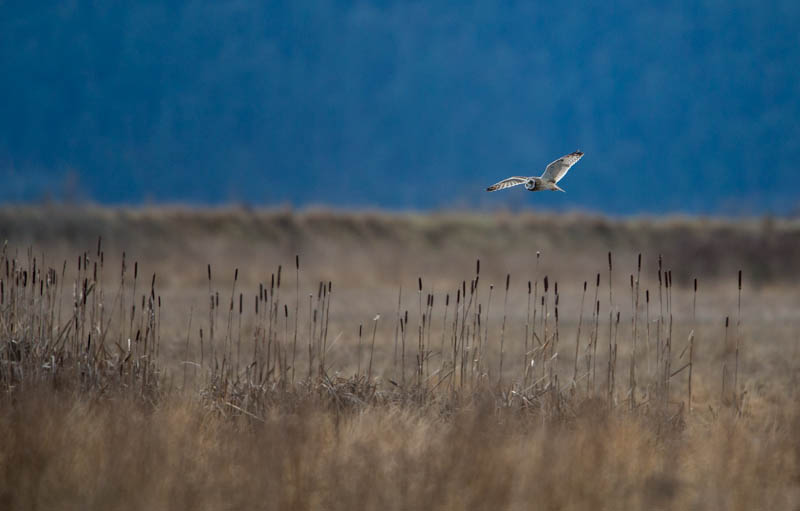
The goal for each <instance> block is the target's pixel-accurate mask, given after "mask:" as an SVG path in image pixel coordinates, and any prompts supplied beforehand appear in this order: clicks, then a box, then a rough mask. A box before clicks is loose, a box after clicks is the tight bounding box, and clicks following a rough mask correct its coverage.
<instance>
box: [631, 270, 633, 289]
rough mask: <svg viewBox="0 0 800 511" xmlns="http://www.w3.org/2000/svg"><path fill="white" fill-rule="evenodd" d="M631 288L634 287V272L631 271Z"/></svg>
mask: <svg viewBox="0 0 800 511" xmlns="http://www.w3.org/2000/svg"><path fill="white" fill-rule="evenodd" d="M631 289H633V273H631Z"/></svg>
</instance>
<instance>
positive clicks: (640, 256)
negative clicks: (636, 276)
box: [636, 252, 642, 271]
mask: <svg viewBox="0 0 800 511" xmlns="http://www.w3.org/2000/svg"><path fill="white" fill-rule="evenodd" d="M636 271H642V253H641V252H639V262H638V263H637V264H636Z"/></svg>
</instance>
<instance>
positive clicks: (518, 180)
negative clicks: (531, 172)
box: [486, 176, 530, 192]
mask: <svg viewBox="0 0 800 511" xmlns="http://www.w3.org/2000/svg"><path fill="white" fill-rule="evenodd" d="M529 179H530V178H529V177H521V176H515V177H510V178H508V179H503V180H502V181H500V182H499V183H495V184H493V185H492V186H490V187H489V188H487V189H486V191H487V192H495V191H497V190H502V189H504V188H511V187H512V186H517V185H521V184H525V183H526V182H528V180H529Z"/></svg>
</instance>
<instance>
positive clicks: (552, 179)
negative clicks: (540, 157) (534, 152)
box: [486, 151, 583, 192]
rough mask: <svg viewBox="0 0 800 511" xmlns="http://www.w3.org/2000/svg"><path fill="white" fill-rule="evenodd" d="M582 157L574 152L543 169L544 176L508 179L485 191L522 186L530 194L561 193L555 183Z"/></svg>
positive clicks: (579, 153) (579, 152)
mask: <svg viewBox="0 0 800 511" xmlns="http://www.w3.org/2000/svg"><path fill="white" fill-rule="evenodd" d="M582 156H583V153H582V152H581V151H575V152H574V153H570V154H568V155H566V156H562V157H561V158H559V159H557V160H556V161H554V162H553V163H551V164H550V165H548V166H547V168H546V169H544V174H542V175H541V177H520V176H517V177H510V178H508V179H503V180H502V181H500V182H499V183H496V184H493V185H492V186H490V187H489V188H487V189H486V191H487V192H494V191H497V190H502V189H504V188H511V187H512V186H517V185H522V184H524V185H525V188H526V189H527V190H528V191H530V192H539V191H542V190H553V191H555V190H558V191H559V192H563V191H564V190H562V189H561V188H559V187H558V185H557V184H556V183H558V182H559V181H561V179H562V178H563V177H564V176H566V175H567V171H569V169H570V167H572V166H573V165H575V164H576V163H578V160H580V159H581V157H582Z"/></svg>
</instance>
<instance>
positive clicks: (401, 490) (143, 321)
mask: <svg viewBox="0 0 800 511" xmlns="http://www.w3.org/2000/svg"><path fill="white" fill-rule="evenodd" d="M2 242H5V244H4V245H3V247H2V254H0V384H2V397H0V400H2V404H0V407H1V408H0V410H1V411H0V438H2V440H0V508H2V509H326V510H336V509H348V510H352V509H798V508H799V507H800V435H798V431H800V403H799V402H798V398H799V397H800V394H798V390H797V389H798V384H799V383H800V349H799V346H798V343H800V315H798V314H797V309H798V305H800V264H798V261H800V222H798V221H794V220H783V219H773V218H753V219H741V220H723V219H704V218H692V217H669V218H659V217H656V218H632V219H609V218H604V217H596V216H591V215H583V214H562V215H555V214H534V213H520V214H512V213H486V214H480V213H469V212H468V213H457V212H442V213H430V214H421V213H419V214H416V213H404V214H400V213H383V212H337V211H324V210H305V211H300V212H292V211H282V210H275V211H267V210H247V209H233V208H231V209H215V210H206V209H202V210H201V209H191V208H179V207H175V208H168V207H152V208H139V209H107V208H94V207H80V208H77V207H65V206H40V207H5V208H2V209H0V243H2Z"/></svg>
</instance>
